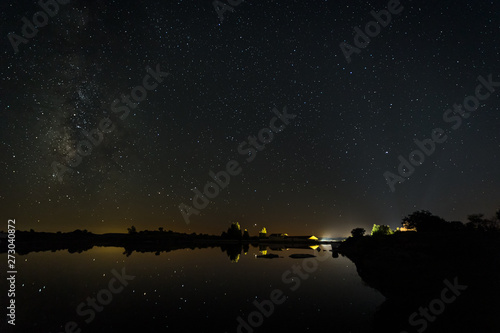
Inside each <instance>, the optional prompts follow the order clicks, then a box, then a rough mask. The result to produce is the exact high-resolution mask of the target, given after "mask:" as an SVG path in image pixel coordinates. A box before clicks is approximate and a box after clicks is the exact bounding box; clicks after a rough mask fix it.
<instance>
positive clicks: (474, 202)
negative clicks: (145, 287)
mask: <svg viewBox="0 0 500 333" xmlns="http://www.w3.org/2000/svg"><path fill="white" fill-rule="evenodd" d="M61 1H62V0H61ZM232 2H233V3H235V2H237V1H232ZM222 3H227V2H226V1H223V2H222ZM387 6H388V2H386V1H380V2H370V3H369V2H367V1H291V0H286V1H285V0H280V1H245V2H242V3H241V4H239V5H235V6H232V7H233V11H229V10H227V11H225V12H224V14H223V17H224V20H223V21H222V22H221V20H220V19H219V17H218V15H217V12H216V11H215V9H214V6H213V4H212V1H188V0H185V1H153V0H151V1H92V2H91V1H74V0H73V1H71V2H70V3H68V4H64V5H63V4H59V10H58V12H57V13H55V14H54V15H53V17H49V18H48V22H47V24H46V25H45V24H43V22H42V24H41V25H44V26H39V27H38V33H37V34H36V35H35V36H33V37H31V38H27V39H26V40H25V42H26V43H18V44H19V45H18V52H17V53H15V51H14V47H13V46H12V43H11V41H10V39H9V37H8V34H9V33H14V34H17V35H18V36H22V33H21V29H22V26H23V24H24V23H23V21H22V18H23V17H26V18H27V19H28V20H29V21H31V22H32V20H33V14H35V13H36V12H38V11H40V10H41V9H40V6H39V5H38V4H37V2H35V1H13V0H7V1H2V3H1V4H0V17H1V20H2V25H1V50H2V51H1V52H2V53H1V65H0V78H1V81H0V82H1V90H0V110H1V118H0V147H1V150H0V211H1V213H2V219H3V221H4V222H5V228H3V227H0V230H2V229H4V230H5V229H6V228H7V227H6V222H7V218H16V221H17V225H16V227H17V228H18V229H20V230H29V229H31V228H33V229H35V230H36V231H58V230H61V231H72V230H74V229H77V228H78V229H87V230H89V231H92V232H96V233H102V232H126V229H127V227H130V226H131V225H135V226H136V228H137V229H138V230H143V229H157V228H158V227H160V226H161V227H163V228H164V229H165V230H169V229H171V230H175V231H182V232H190V233H191V232H196V233H214V234H220V232H221V231H223V230H225V229H227V227H228V226H229V224H230V223H231V222H233V221H238V222H239V223H240V224H241V225H242V227H243V228H248V230H249V232H250V234H251V235H256V234H257V232H258V231H259V230H260V229H261V228H262V227H263V226H265V227H267V230H268V232H269V233H273V232H286V233H288V234H314V235H317V236H332V237H333V236H346V235H347V234H348V233H349V232H350V230H351V229H353V228H354V227H358V226H359V227H365V228H366V229H367V230H371V226H372V225H373V224H374V223H377V224H389V225H391V226H392V227H397V226H400V221H401V218H402V217H403V216H404V215H407V214H409V213H411V212H413V211H415V210H420V209H426V210H430V211H431V212H432V213H434V214H437V215H440V216H442V217H443V218H445V219H447V220H461V221H465V220H466V217H467V215H468V214H472V213H485V214H486V215H487V216H490V215H492V214H493V213H494V211H495V210H497V209H498V208H500V200H499V195H498V184H499V183H500V171H499V167H498V165H499V162H500V156H499V148H500V140H499V139H500V138H499V129H500V113H499V111H500V110H499V109H500V108H499V106H500V103H499V102H500V100H499V98H500V94H499V93H500V87H499V85H500V84H497V86H496V87H494V88H493V89H494V90H495V91H494V92H491V94H490V96H489V97H488V98H485V99H484V100H483V101H481V102H480V105H479V107H478V108H477V110H476V111H474V112H470V115H467V116H464V113H463V112H462V116H461V115H460V112H457V111H456V110H455V111H453V112H452V111H450V113H449V114H447V115H448V117H449V118H451V117H455V118H454V119H455V120H454V121H445V120H444V119H443V115H444V114H445V112H446V110H447V109H453V105H454V104H457V105H459V104H463V103H464V98H466V97H467V96H471V95H472V96H473V95H474V93H475V89H476V87H477V86H478V85H480V84H481V82H480V81H479V80H478V77H479V76H482V77H483V78H484V79H485V80H488V76H489V75H491V76H492V81H494V82H500V66H499V50H500V38H499V36H500V16H499V15H498V13H499V12H500V2H498V1H430V0H425V1H402V2H401V4H400V6H402V11H401V12H400V13H399V14H393V15H392V17H391V22H390V24H388V25H387V26H386V27H381V29H380V33H379V34H378V35H376V36H374V37H372V38H371V40H370V43H369V44H368V45H364V46H365V47H364V48H360V49H359V50H358V51H359V52H357V53H356V52H354V53H352V55H351V57H350V62H348V61H347V60H346V57H345V56H344V54H343V51H342V49H341V47H340V44H341V43H343V42H344V43H347V44H349V45H351V46H352V47H355V43H354V36H355V33H356V32H355V31H354V27H360V29H361V30H363V31H364V29H365V25H366V24H367V23H368V22H370V21H374V18H373V16H372V15H371V14H370V12H371V11H372V10H374V11H376V12H378V11H380V10H382V9H386V8H387ZM226 9H227V8H226ZM10 36H11V37H10V38H11V39H12V38H13V37H12V36H13V35H10ZM148 67H149V68H150V69H149V72H150V73H151V72H155V71H156V70H157V68H159V70H160V71H161V72H162V74H161V76H160V77H158V81H159V82H157V81H155V80H154V78H153V77H150V78H149V81H148V80H146V81H147V82H146V83H147V84H149V85H150V86H151V85H153V84H154V83H155V82H157V85H156V84H154V85H155V86H156V88H154V89H151V90H142V92H144V91H146V93H147V96H145V98H144V100H143V101H141V102H140V103H139V104H138V105H136V104H134V103H135V102H134V101H133V100H131V102H129V106H128V107H127V108H128V110H130V112H129V113H128V114H127V112H126V111H124V110H126V108H124V106H125V105H127V102H123V101H121V100H120V99H121V98H122V95H124V98H127V95H130V94H131V92H132V91H134V92H135V93H136V95H135V96H139V97H142V96H141V94H140V91H139V90H140V89H139V90H137V89H136V90H133V89H134V88H135V87H137V86H142V85H143V78H144V77H145V76H146V75H148V70H147V68H148ZM167 73H168V74H167ZM494 84H495V83H494ZM138 91H139V92H138ZM480 92H481V94H483V95H485V94H486V93H487V92H489V91H488V89H487V88H485V87H483V88H481V89H480ZM115 100H117V101H116V102H115V103H114V101H115ZM129 101H130V99H129ZM113 103H114V104H113ZM112 106H113V109H112ZM120 107H122V109H121V111H117V109H118V108H120ZM284 108H286V111H287V112H288V114H290V115H292V114H293V115H296V117H294V118H293V119H289V120H288V122H289V123H288V124H287V125H286V126H284V128H282V131H280V132H277V133H273V139H272V141H271V142H269V143H267V144H265V145H259V149H260V150H258V149H255V150H254V153H253V154H252V153H251V154H246V155H245V154H242V153H240V152H239V151H238V146H239V145H240V144H241V143H243V142H245V141H246V142H247V143H245V145H244V146H243V147H244V148H243V149H246V148H249V147H250V145H249V144H248V142H249V136H250V137H252V136H257V137H258V134H259V132H260V131H261V130H262V129H264V128H266V127H267V128H269V125H270V121H271V120H272V119H273V117H276V112H278V113H282V112H283V109H284ZM273 109H274V112H273ZM103 119H104V120H105V121H104V122H105V124H104V125H105V126H104V127H106V126H107V129H108V130H109V128H113V130H110V131H108V133H103V138H102V142H101V143H100V144H98V145H97V146H91V147H90V148H91V149H92V150H91V151H89V149H88V147H87V146H85V145H83V146H80V152H82V153H85V154H87V155H88V156H83V157H82V158H81V162H80V163H79V164H78V165H77V166H76V167H73V168H71V169H72V170H73V171H72V172H66V173H63V175H62V176H61V174H60V173H58V172H57V171H55V170H54V165H58V166H66V167H69V165H68V160H67V159H68V156H72V157H74V158H75V154H77V149H78V143H79V142H80V141H81V140H87V139H86V137H85V136H84V134H83V132H82V131H87V132H91V131H93V130H95V129H98V128H99V126H100V122H102V121H103ZM457 119H458V120H457ZM459 121H460V123H459ZM106 122H107V123H106ZM275 124H276V126H277V127H279V126H280V125H281V124H283V123H282V122H281V121H280V120H277V121H276V122H275ZM101 125H102V123H101ZM454 125H456V126H455V127H456V129H455V128H453V126H454ZM458 125H459V126H458ZM435 128H441V129H442V130H443V131H444V134H445V135H447V139H446V141H445V142H443V143H436V144H435V151H434V152H433V153H432V154H429V156H427V155H425V160H424V162H423V163H422V165H419V166H416V167H415V171H414V172H413V174H412V175H411V176H410V177H409V178H404V179H405V180H404V182H402V183H396V184H395V185H394V189H395V190H394V191H391V188H390V186H389V185H388V183H387V181H386V179H385V177H384V173H385V172H386V171H388V172H391V173H394V174H395V175H397V174H398V171H397V169H398V165H399V164H400V161H399V160H398V156H399V155H401V156H403V157H404V158H405V159H407V160H408V159H409V155H410V153H411V152H412V151H414V150H415V149H417V148H418V147H417V145H416V144H415V143H414V139H418V140H420V141H423V140H425V139H428V138H431V137H432V132H433V130H434V129H435ZM268 134H269V131H268V132H266V133H265V134H264V137H265V138H266V139H267V138H268V137H269V136H268ZM96 138H97V139H99V136H98V135H97V136H96V137H94V139H95V140H96ZM250 155H252V158H253V159H252V160H251V161H250V162H248V161H247V158H249V157H250ZM417 159H418V157H417ZM231 160H235V161H237V162H238V163H239V167H240V168H241V173H239V174H238V175H235V176H230V182H229V184H228V185H227V186H226V187H225V188H223V189H220V193H219V194H218V195H217V196H216V197H215V198H213V199H210V200H211V203H210V204H208V206H207V207H206V208H204V209H201V210H199V215H196V214H192V215H191V216H190V223H189V225H188V224H187V223H186V222H185V220H184V218H183V216H182V214H181V211H180V209H179V205H181V204H184V205H186V206H188V205H191V206H192V205H193V202H192V199H193V197H194V195H195V194H194V192H193V189H194V188H198V189H199V190H201V191H203V187H204V186H205V184H206V183H207V182H209V181H211V178H210V176H209V171H213V172H214V173H217V172H219V171H221V170H225V169H226V164H227V163H228V162H229V161H231ZM219 180H220V179H219ZM186 206H185V207H186Z"/></svg>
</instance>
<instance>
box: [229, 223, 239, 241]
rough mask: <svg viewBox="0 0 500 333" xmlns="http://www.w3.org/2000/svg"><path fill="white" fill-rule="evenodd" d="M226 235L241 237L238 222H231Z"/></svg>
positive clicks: (234, 237) (232, 237) (230, 237)
mask: <svg viewBox="0 0 500 333" xmlns="http://www.w3.org/2000/svg"><path fill="white" fill-rule="evenodd" d="M226 234H227V237H228V238H229V239H241V237H242V235H241V227H240V224H239V223H238V222H233V223H231V226H230V227H229V228H228V229H227V233H226Z"/></svg>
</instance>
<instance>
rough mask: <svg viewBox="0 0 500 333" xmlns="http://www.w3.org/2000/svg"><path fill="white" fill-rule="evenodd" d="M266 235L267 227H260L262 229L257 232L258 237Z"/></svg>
mask: <svg viewBox="0 0 500 333" xmlns="http://www.w3.org/2000/svg"><path fill="white" fill-rule="evenodd" d="M266 237H267V229H266V227H264V228H262V230H261V231H260V232H259V238H266Z"/></svg>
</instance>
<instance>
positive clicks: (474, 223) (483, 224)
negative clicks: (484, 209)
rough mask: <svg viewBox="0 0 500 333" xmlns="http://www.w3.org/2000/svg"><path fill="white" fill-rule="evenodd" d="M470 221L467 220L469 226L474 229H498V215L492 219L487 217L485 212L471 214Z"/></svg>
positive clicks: (468, 217)
mask: <svg viewBox="0 0 500 333" xmlns="http://www.w3.org/2000/svg"><path fill="white" fill-rule="evenodd" d="M497 215H498V212H497ZM467 219H468V220H469V222H467V224H466V226H467V228H469V229H471V230H474V231H497V230H498V221H497V220H496V216H495V217H493V218H492V219H491V220H488V219H485V218H484V214H471V215H469V216H467Z"/></svg>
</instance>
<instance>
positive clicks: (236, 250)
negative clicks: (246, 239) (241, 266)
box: [220, 243, 249, 262]
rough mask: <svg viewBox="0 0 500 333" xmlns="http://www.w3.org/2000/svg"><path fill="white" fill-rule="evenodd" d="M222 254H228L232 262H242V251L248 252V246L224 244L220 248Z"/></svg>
mask: <svg viewBox="0 0 500 333" xmlns="http://www.w3.org/2000/svg"><path fill="white" fill-rule="evenodd" d="M220 248H221V250H222V252H226V253H227V256H228V257H229V260H231V262H238V261H239V260H240V255H241V251H245V253H246V252H248V249H249V246H248V244H241V243H239V244H224V245H221V246H220Z"/></svg>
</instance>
